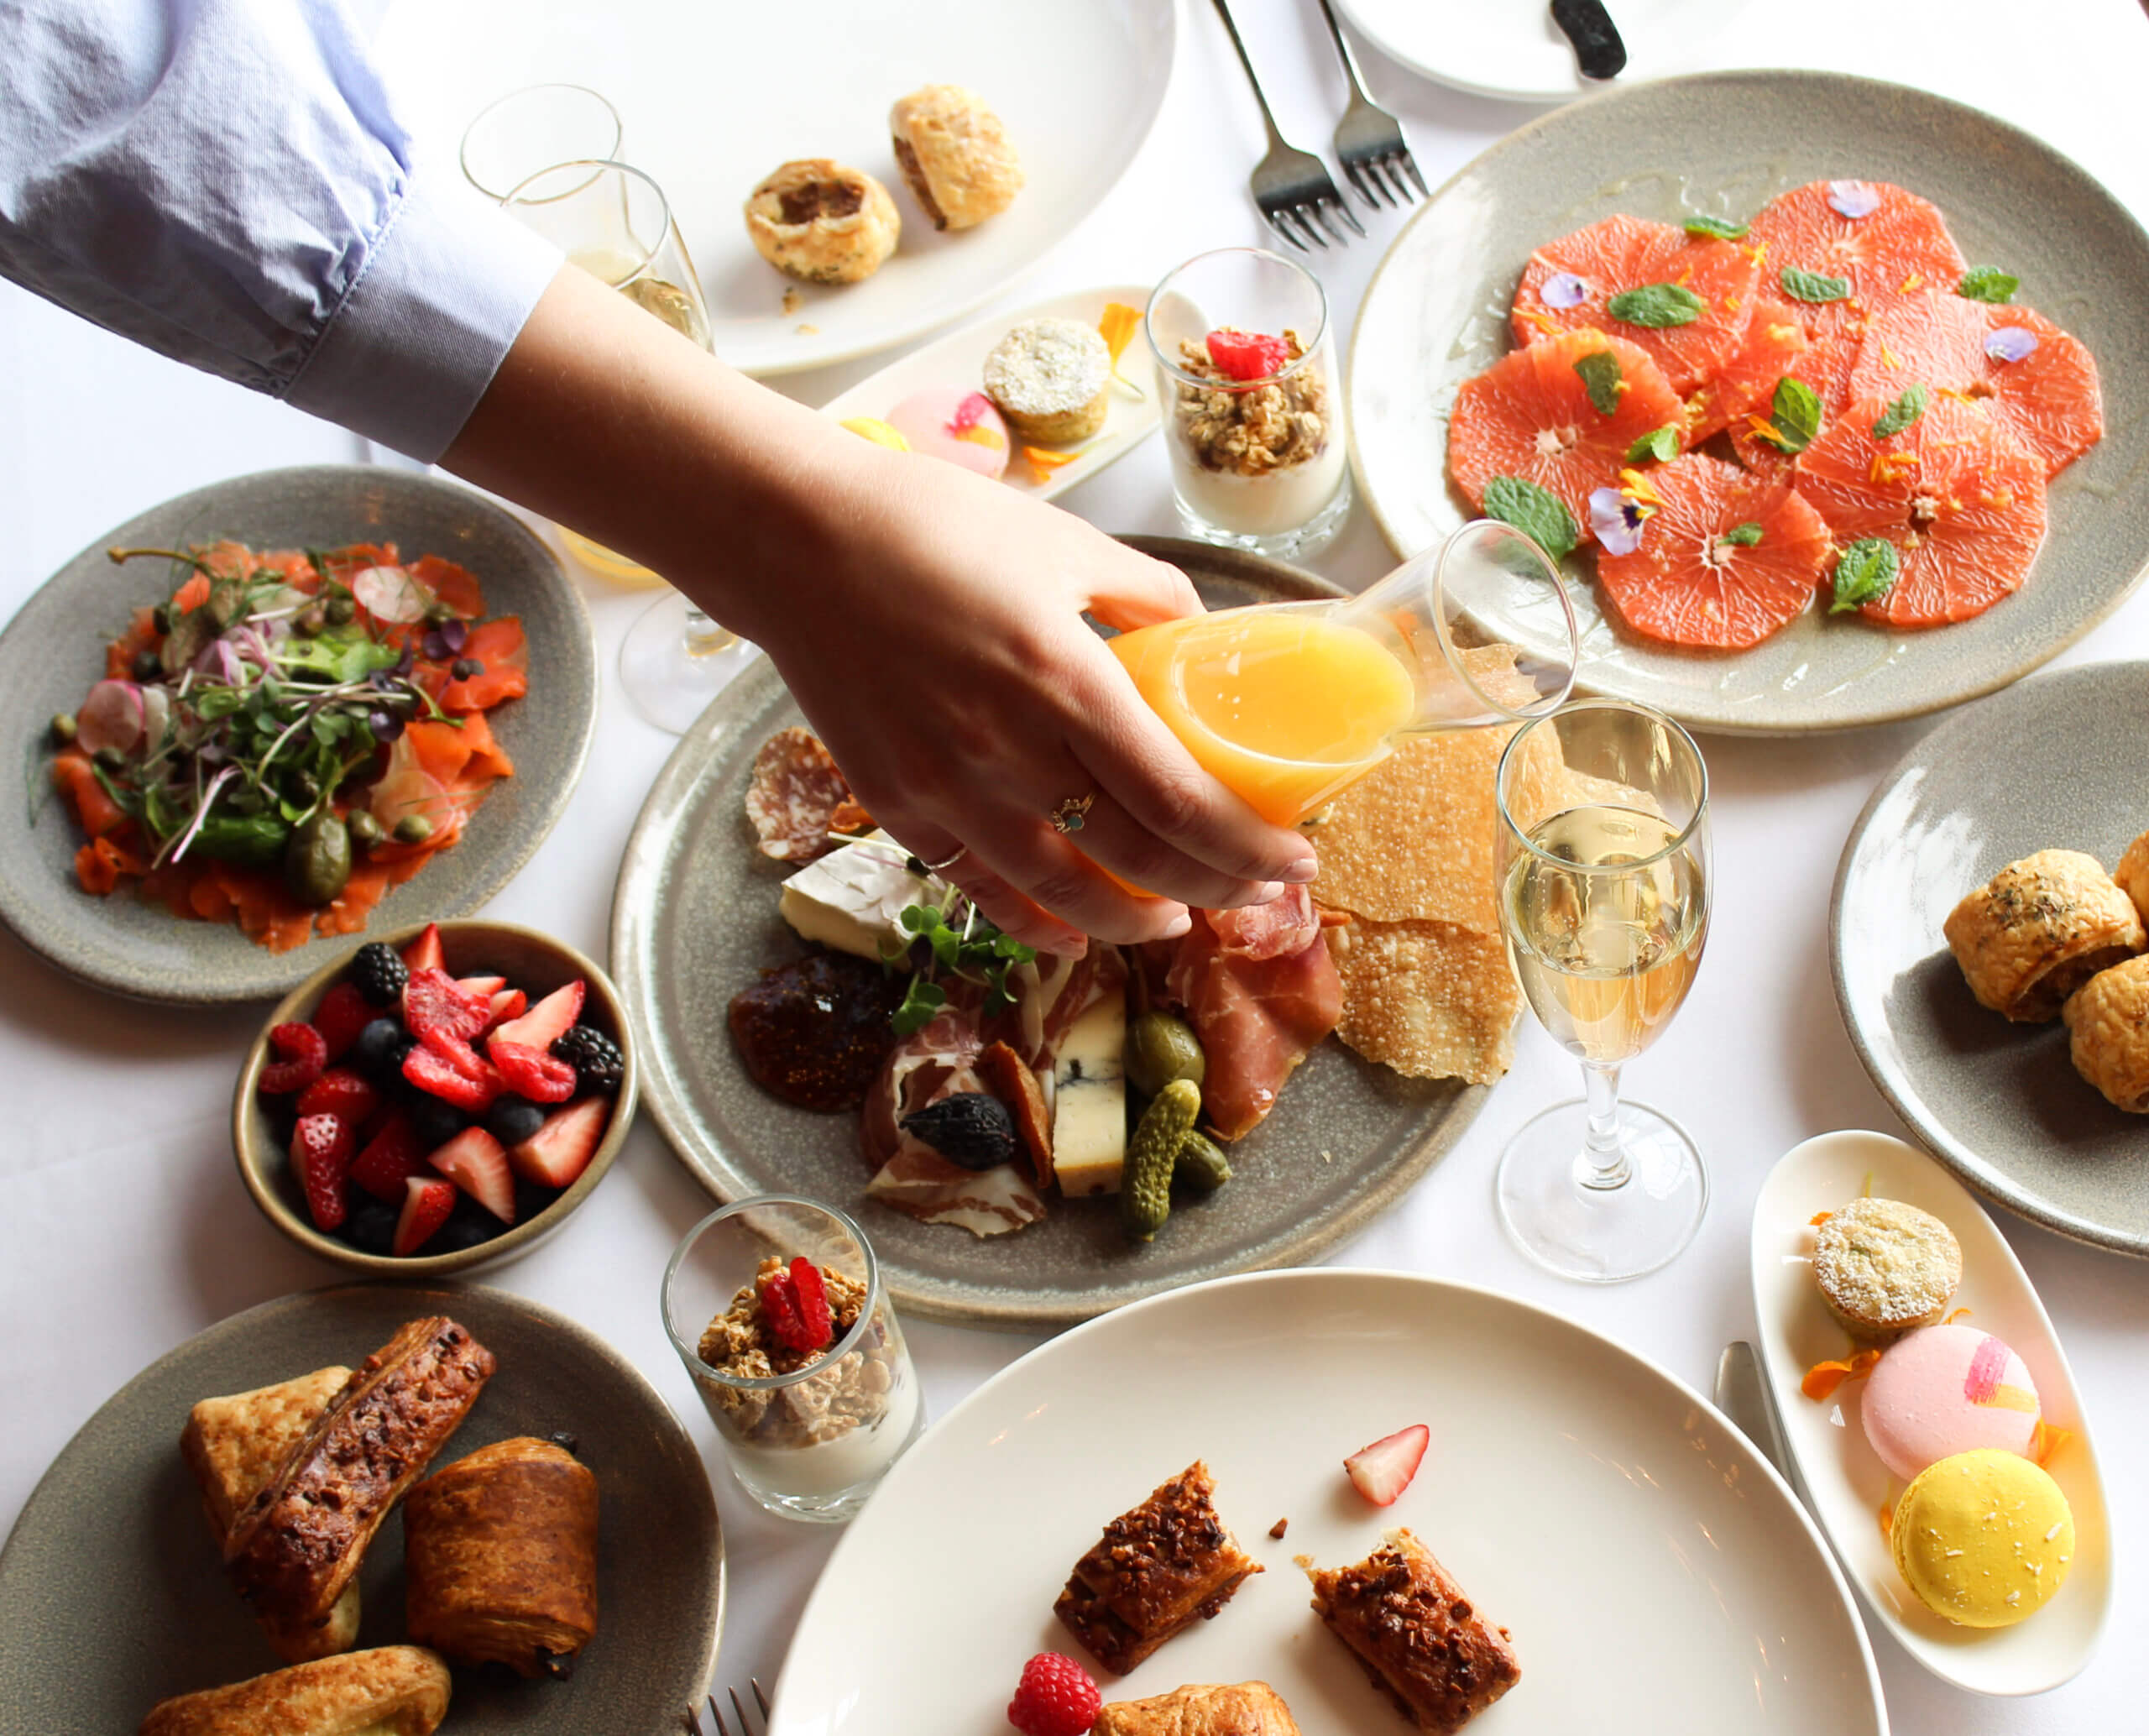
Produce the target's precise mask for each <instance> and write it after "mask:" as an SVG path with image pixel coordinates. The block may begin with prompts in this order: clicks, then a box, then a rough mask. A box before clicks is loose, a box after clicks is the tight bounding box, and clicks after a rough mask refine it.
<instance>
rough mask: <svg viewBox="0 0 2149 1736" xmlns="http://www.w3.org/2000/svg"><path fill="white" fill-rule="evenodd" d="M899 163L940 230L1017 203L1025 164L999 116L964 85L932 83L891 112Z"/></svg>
mask: <svg viewBox="0 0 2149 1736" xmlns="http://www.w3.org/2000/svg"><path fill="white" fill-rule="evenodd" d="M888 131H889V133H890V134H891V135H892V137H893V139H894V141H895V147H896V162H897V166H899V167H900V168H901V169H902V172H903V179H904V180H907V181H908V182H909V183H910V190H911V191H912V193H914V194H915V195H917V196H918V205H919V207H921V208H922V209H923V211H924V212H925V214H926V216H928V217H930V218H932V220H933V227H934V228H936V229H970V228H975V227H976V226H977V225H978V224H980V223H981V222H984V221H985V220H986V218H987V217H996V216H998V215H999V214H1000V213H1001V212H1003V211H1005V210H1007V207H1009V206H1010V205H1012V204H1013V203H1014V202H1015V196H1016V194H1017V193H1019V192H1021V191H1022V164H1021V162H1020V161H1019V160H1018V159H1017V157H1016V155H1015V147H1014V146H1013V145H1012V144H1009V143H1008V142H1007V128H1005V127H1002V126H1001V124H1000V117H999V116H998V115H996V114H995V113H994V112H992V111H991V109H989V108H987V107H986V106H985V98H984V97H980V96H979V95H978V93H977V92H975V91H967V90H965V89H964V88H963V86H960V85H928V86H925V88H924V89H923V90H920V91H912V92H911V93H910V95H908V96H907V97H904V98H902V101H901V102H897V104H896V106H895V107H893V108H891V109H890V110H889V111H888Z"/></svg>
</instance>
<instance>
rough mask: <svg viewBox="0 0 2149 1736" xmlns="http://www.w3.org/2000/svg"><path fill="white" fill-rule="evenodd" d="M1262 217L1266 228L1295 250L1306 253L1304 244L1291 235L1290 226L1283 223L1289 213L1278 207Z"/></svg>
mask: <svg viewBox="0 0 2149 1736" xmlns="http://www.w3.org/2000/svg"><path fill="white" fill-rule="evenodd" d="M1263 216H1264V217H1267V218H1268V227H1270V228H1272V229H1273V230H1274V231H1275V232H1276V233H1278V235H1280V236H1282V237H1283V238H1284V240H1286V241H1288V242H1289V243H1291V245H1292V246H1293V247H1294V248H1297V249H1298V250H1299V252H1300V253H1305V251H1306V244H1305V243H1304V242H1303V241H1301V240H1299V238H1298V237H1297V235H1295V234H1294V233H1292V230H1291V226H1290V225H1289V223H1287V222H1284V218H1285V217H1288V216H1289V212H1287V211H1286V210H1285V209H1284V207H1281V206H1278V207H1277V208H1276V209H1275V210H1273V211H1270V212H1263Z"/></svg>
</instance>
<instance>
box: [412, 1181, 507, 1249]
mask: <svg viewBox="0 0 2149 1736" xmlns="http://www.w3.org/2000/svg"><path fill="white" fill-rule="evenodd" d="M506 1227H507V1226H505V1224H503V1223H501V1221H499V1219H498V1218H496V1217H494V1216H493V1215H492V1213H490V1212H489V1211H488V1210H485V1208H484V1206H482V1205H479V1204H478V1202H477V1201H476V1200H473V1199H471V1198H470V1197H469V1196H468V1195H463V1196H462V1197H461V1198H459V1199H458V1200H456V1202H455V1210H452V1211H451V1212H450V1213H448V1215H447V1222H446V1223H444V1224H442V1226H440V1231H439V1233H438V1234H437V1235H436V1236H435V1237H433V1239H432V1240H431V1242H427V1243H426V1252H427V1253H431V1254H450V1253H459V1252H462V1251H463V1249H464V1248H466V1247H477V1246H478V1243H479V1242H490V1241H491V1240H492V1239H493V1237H495V1236H497V1235H499V1233H500V1231H502V1230H504V1229H505V1228H506Z"/></svg>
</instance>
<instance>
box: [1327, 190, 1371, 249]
mask: <svg viewBox="0 0 2149 1736" xmlns="http://www.w3.org/2000/svg"><path fill="white" fill-rule="evenodd" d="M1329 202H1330V203H1331V204H1332V205H1333V206H1335V207H1336V212H1337V213H1338V214H1339V215H1340V216H1341V217H1342V219H1343V221H1344V222H1346V223H1348V224H1349V225H1350V226H1351V227H1352V228H1353V229H1355V230H1357V232H1358V236H1359V238H1360V239H1361V240H1362V239H1363V238H1365V233H1366V226H1365V225H1364V224H1363V223H1362V222H1359V221H1358V220H1357V217H1353V216H1352V214H1351V207H1349V206H1348V205H1346V204H1345V203H1344V202H1343V201H1342V199H1341V197H1338V198H1336V199H1333V200H1331V201H1329Z"/></svg>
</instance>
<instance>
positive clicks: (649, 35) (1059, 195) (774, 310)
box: [374, 0, 1178, 374]
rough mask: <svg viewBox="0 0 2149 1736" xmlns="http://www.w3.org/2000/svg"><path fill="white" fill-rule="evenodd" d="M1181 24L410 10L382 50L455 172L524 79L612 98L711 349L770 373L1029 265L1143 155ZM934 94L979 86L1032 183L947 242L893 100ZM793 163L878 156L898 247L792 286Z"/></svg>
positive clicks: (913, 13)
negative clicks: (656, 188) (820, 280)
mask: <svg viewBox="0 0 2149 1736" xmlns="http://www.w3.org/2000/svg"><path fill="white" fill-rule="evenodd" d="M1177 34H1178V31H1177V16H1176V10H1175V8H1174V4H1173V0H1077V3H1074V4H1069V3H1068V0H902V3H900V4H895V3H891V0H874V3H872V4H850V5H845V6H841V7H834V8H832V7H826V6H823V7H812V8H804V7H798V6H785V5H772V6H755V5H747V4H745V3H742V0H730V3H719V4H698V5H682V4H680V3H678V0H609V3H608V4H604V5H593V4H592V3H591V0H459V3H458V4H455V5H442V4H441V3H440V0H396V3H395V6H394V7H393V8H391V10H390V13H389V15H388V18H387V19H386V21H385V22H384V24H383V25H382V27H381V31H380V35H379V39H378V40H377V42H376V43H375V45H374V52H375V55H376V57H377V58H378V59H379V61H380V62H381V64H382V65H384V67H385V68H387V69H388V71H389V72H390V75H391V88H393V89H395V91H396V92H397V94H398V96H399V97H400V98H401V99H402V101H403V104H404V106H405V108H406V109H407V111H408V112H409V113H410V116H411V118H412V123H413V125H414V127H415V128H416V131H417V133H418V135H419V139H420V143H421V144H422V145H423V146H424V147H425V148H426V154H427V155H428V157H429V158H430V159H431V161H432V162H433V163H434V164H436V165H437V167H438V171H439V172H441V173H444V174H447V175H459V173H460V171H459V170H458V167H457V149H458V144H459V142H460V141H461V139H462V137H463V128H466V127H468V125H469V124H470V123H471V121H472V120H473V118H475V117H476V116H477V114H478V111H479V110H481V109H483V108H484V107H485V106H486V105H487V104H488V103H489V102H492V101H493V100H494V98H496V97H502V96H505V95H506V94H507V92H510V91H513V90H516V89H519V88H520V87H521V86H525V85H531V84H540V83H545V82H548V81H566V82H568V83H573V84H579V85H587V86H593V88H595V89H596V90H598V91H600V92H603V93H604V95H605V96H606V97H609V98H610V100H611V102H612V104H613V106H614V107H615V108H617V109H618V110H619V112H620V123H621V133H622V137H621V139H620V157H621V159H623V160H624V161H626V162H629V163H631V164H633V165H635V167H636V168H637V169H641V170H646V171H647V172H648V173H649V174H651V175H654V176H655V177H656V180H657V182H658V183H659V185H661V186H662V187H663V189H664V191H665V193H666V195H667V197H668V198H669V199H670V200H671V201H672V212H673V214H674V215H675V216H676V217H677V220H678V223H679V229H680V233H682V235H684V236H685V238H686V240H687V246H688V251H689V252H691V253H692V254H693V259H694V267H695V270H696V271H697V273H698V275H699V276H700V278H701V282H702V290H703V293H704V294H705V295H707V296H708V308H709V317H710V324H711V333H712V336H713V337H714V342H715V348H716V353H717V354H718V355H719V356H721V357H722V358H724V360H725V361H727V362H729V363H731V365H732V366H733V367H735V368H737V369H741V370H742V371H744V372H745V373H747V374H787V373H789V372H791V371H792V370H793V369H800V368H818V367H820V366H822V365H824V363H831V362H841V361H846V360H849V359H850V358H852V357H855V356H865V355H871V354H873V353H875V352H876V351H879V350H884V349H889V348H893V347H894V346H895V345H897V344H899V343H907V342H909V341H910V340H911V339H912V338H914V337H922V336H923V334H924V333H926V332H930V331H932V330H933V329H934V328H935V327H939V326H944V325H946V324H947V323H948V322H949V321H951V320H956V319H959V318H961V317H962V316H963V315H965V313H968V312H969V311H970V310H971V309H972V308H974V307H980V306H983V305H984V304H985V303H986V301H989V300H991V298H992V297H993V296H995V295H998V294H999V293H1000V292H1001V290H1005V289H1007V287H1008V285H1011V284H1012V283H1013V282H1014V281H1015V280H1016V279H1017V278H1018V277H1020V276H1021V275H1022V274H1023V273H1025V272H1027V270H1029V269H1030V268H1031V267H1032V266H1033V265H1035V264H1037V263H1038V260H1039V259H1042V258H1043V256H1044V254H1045V252H1046V250H1047V249H1048V248H1050V247H1051V246H1052V245H1053V243H1055V242H1057V241H1058V240H1059V239H1060V238H1061V237H1063V236H1064V235H1066V234H1067V233H1069V231H1070V230H1072V229H1073V228H1074V226H1075V225H1076V224H1077V223H1079V222H1081V221H1082V219H1083V218H1084V217H1087V216H1088V215H1089V214H1090V212H1092V211H1094V210H1095V209H1096V207H1097V205H1098V204H1099V202H1100V201H1102V199H1103V198H1104V196H1105V195H1106V193H1108V192H1110V191H1111V189H1112V188H1113V186H1116V184H1117V183H1118V180H1119V178H1120V177H1121V176H1122V175H1124V174H1125V173H1126V172H1127V169H1128V167H1129V166H1130V165H1132V163H1133V161H1134V159H1135V155H1136V154H1137V152H1138V151H1139V150H1140V149H1141V148H1142V141H1143V140H1144V139H1147V138H1148V133H1149V128H1150V127H1151V126H1152V124H1153V123H1154V122H1155V120H1156V118H1157V114H1158V111H1159V110H1160V109H1161V108H1162V107H1163V101H1164V92H1165V88H1166V86H1168V85H1169V82H1170V80H1171V69H1172V56H1173V53H1174V47H1175V44H1176V40H1177ZM927 84H959V85H968V86H970V87H971V88H972V89H973V90H975V91H977V92H980V94H982V95H983V97H985V99H986V102H989V103H991V105H992V107H993V110H994V112H996V113H997V114H998V115H999V117H1000V118H1001V121H1002V122H1003V123H1005V124H1006V126H1007V133H1008V137H1009V138H1010V139H1012V140H1013V142H1014V144H1015V148H1016V149H1017V151H1018V152H1019V153H1020V154H1021V156H1022V173H1023V175H1024V177H1025V180H1026V184H1025V186H1023V189H1022V193H1021V195H1020V196H1018V197H1017V199H1016V201H1015V202H1014V203H1013V204H1012V206H1010V207H1008V208H1007V210H1006V211H1004V212H1001V214H1000V215H999V216H998V217H994V218H992V219H991V221H990V222H985V223H981V224H980V225H979V226H978V227H976V228H975V229H968V230H964V231H962V232H960V233H945V234H942V233H935V232H934V230H933V225H932V224H931V222H928V220H927V218H926V217H925V215H924V213H923V212H922V211H920V210H919V208H918V201H917V200H916V199H915V198H913V197H912V195H911V191H910V188H909V187H908V186H907V184H906V183H905V182H904V180H903V178H902V174H901V172H900V171H899V170H897V167H896V160H895V154H894V150H893V148H892V147H891V144H890V142H889V138H888V110H889V107H890V106H891V104H892V103H894V102H895V101H896V99H897V97H901V96H902V95H904V94H905V93H906V92H910V91H913V90H916V89H917V88H918V86H921V85H927ZM797 157H833V158H834V159H837V160H838V161H839V162H843V163H847V164H849V165H851V166H852V167H853V168H855V169H862V170H865V173H866V174H868V175H872V176H874V177H875V178H876V180H880V181H881V182H882V183H883V184H884V185H886V187H887V189H888V191H889V193H890V195H891V196H892V197H893V198H894V200H895V201H896V209H897V212H898V214H899V215H900V216H901V217H902V241H901V242H900V243H899V244H898V245H897V249H896V252H895V254H894V255H893V257H891V259H889V260H888V262H887V263H886V264H884V265H883V266H881V269H880V270H878V271H877V272H876V273H875V274H874V275H872V276H871V277H870V278H868V279H867V280H865V282H863V283H860V284H850V285H842V286H838V287H833V288H829V287H819V286H816V285H812V284H802V283H797V282H795V281H794V280H792V279H790V278H787V277H785V276H783V275H782V274H781V273H779V272H778V271H777V270H776V269H775V268H774V267H773V266H771V265H770V264H767V263H766V261H764V260H763V259H762V258H761V255H760V254H757V253H756V252H755V251H754V246H753V243H751V242H750V241H749V240H748V239H747V238H746V227H745V222H744V221H743V219H742V217H741V216H740V212H741V209H742V207H744V206H745V202H746V196H747V194H749V193H750V192H751V191H753V189H754V186H755V184H756V182H757V181H759V180H761V177H762V176H763V175H766V174H767V173H768V172H769V171H770V170H772V169H774V168H775V167H776V165H777V164H779V163H782V162H787V161H789V160H790V159H793V158H797ZM786 290H797V296H796V297H795V298H794V303H795V311H790V312H786V311H785V310H784V292H785V291H786Z"/></svg>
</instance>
